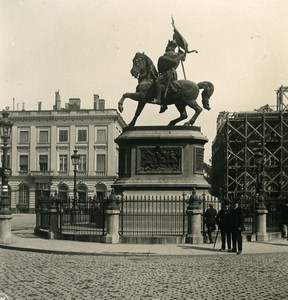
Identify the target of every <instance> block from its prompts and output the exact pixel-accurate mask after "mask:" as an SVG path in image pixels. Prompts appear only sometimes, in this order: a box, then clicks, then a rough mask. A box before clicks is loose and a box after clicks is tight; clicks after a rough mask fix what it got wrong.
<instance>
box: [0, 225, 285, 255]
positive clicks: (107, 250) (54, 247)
mask: <svg viewBox="0 0 288 300" xmlns="http://www.w3.org/2000/svg"><path fill="white" fill-rule="evenodd" d="M11 239H12V242H11V244H6V245H0V248H1V249H13V250H20V251H33V252H40V253H53V254H66V255H73V254H77V255H122V256H126V255H134V256H155V255H179V256H180V255H181V256H182V255H183V256H185V255H196V256H197V255H230V256H231V255H236V254H235V253H228V252H220V251H219V248H220V243H217V244H216V246H215V249H213V244H196V245H191V244H102V243H93V242H77V241H65V240H49V239H44V238H41V237H38V236H35V235H34V234H33V229H21V230H16V231H12V238H11ZM281 252H288V241H287V239H285V238H282V239H277V240H273V241H269V242H243V252H242V254H241V255H245V254H264V253H265V254H267V253H281Z"/></svg>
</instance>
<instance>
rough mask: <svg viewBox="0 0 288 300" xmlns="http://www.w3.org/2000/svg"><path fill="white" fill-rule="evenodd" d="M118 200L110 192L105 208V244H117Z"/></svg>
mask: <svg viewBox="0 0 288 300" xmlns="http://www.w3.org/2000/svg"><path fill="white" fill-rule="evenodd" d="M118 204H119V200H118V198H117V196H116V195H115V193H114V190H112V192H111V195H110V197H109V198H108V205H107V208H106V226H107V233H106V235H105V243H107V244H118V243H119V217H120V209H119V206H118Z"/></svg>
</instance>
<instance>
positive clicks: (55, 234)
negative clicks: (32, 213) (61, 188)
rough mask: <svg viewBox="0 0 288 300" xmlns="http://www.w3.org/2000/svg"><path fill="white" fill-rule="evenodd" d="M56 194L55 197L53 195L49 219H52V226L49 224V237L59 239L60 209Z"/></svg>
mask: <svg viewBox="0 0 288 300" xmlns="http://www.w3.org/2000/svg"><path fill="white" fill-rule="evenodd" d="M56 196H57V195H56V194H55V197H54V196H52V197H51V202H52V203H51V207H50V210H49V219H50V226H49V233H48V238H49V239H50V240H54V239H58V238H59V226H58V224H59V222H58V216H59V213H58V210H57V206H56V203H55V201H56Z"/></svg>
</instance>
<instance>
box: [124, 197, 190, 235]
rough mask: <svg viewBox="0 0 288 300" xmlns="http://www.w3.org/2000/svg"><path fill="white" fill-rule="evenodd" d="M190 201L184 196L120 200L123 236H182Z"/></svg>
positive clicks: (185, 226) (184, 231)
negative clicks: (186, 200)
mask: <svg viewBox="0 0 288 300" xmlns="http://www.w3.org/2000/svg"><path fill="white" fill-rule="evenodd" d="M186 208H187V203H186V202H185V199H184V197H182V196H179V197H178V196H139V197H137V196H133V197H129V196H127V197H123V198H122V201H121V218H120V235H121V236H183V235H185V234H186V233H187V215H186V213H185V212H186Z"/></svg>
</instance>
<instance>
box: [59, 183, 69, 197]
mask: <svg viewBox="0 0 288 300" xmlns="http://www.w3.org/2000/svg"><path fill="white" fill-rule="evenodd" d="M58 193H59V196H60V199H61V200H62V201H67V200H68V197H69V193H68V186H67V185H66V184H60V185H58Z"/></svg>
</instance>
